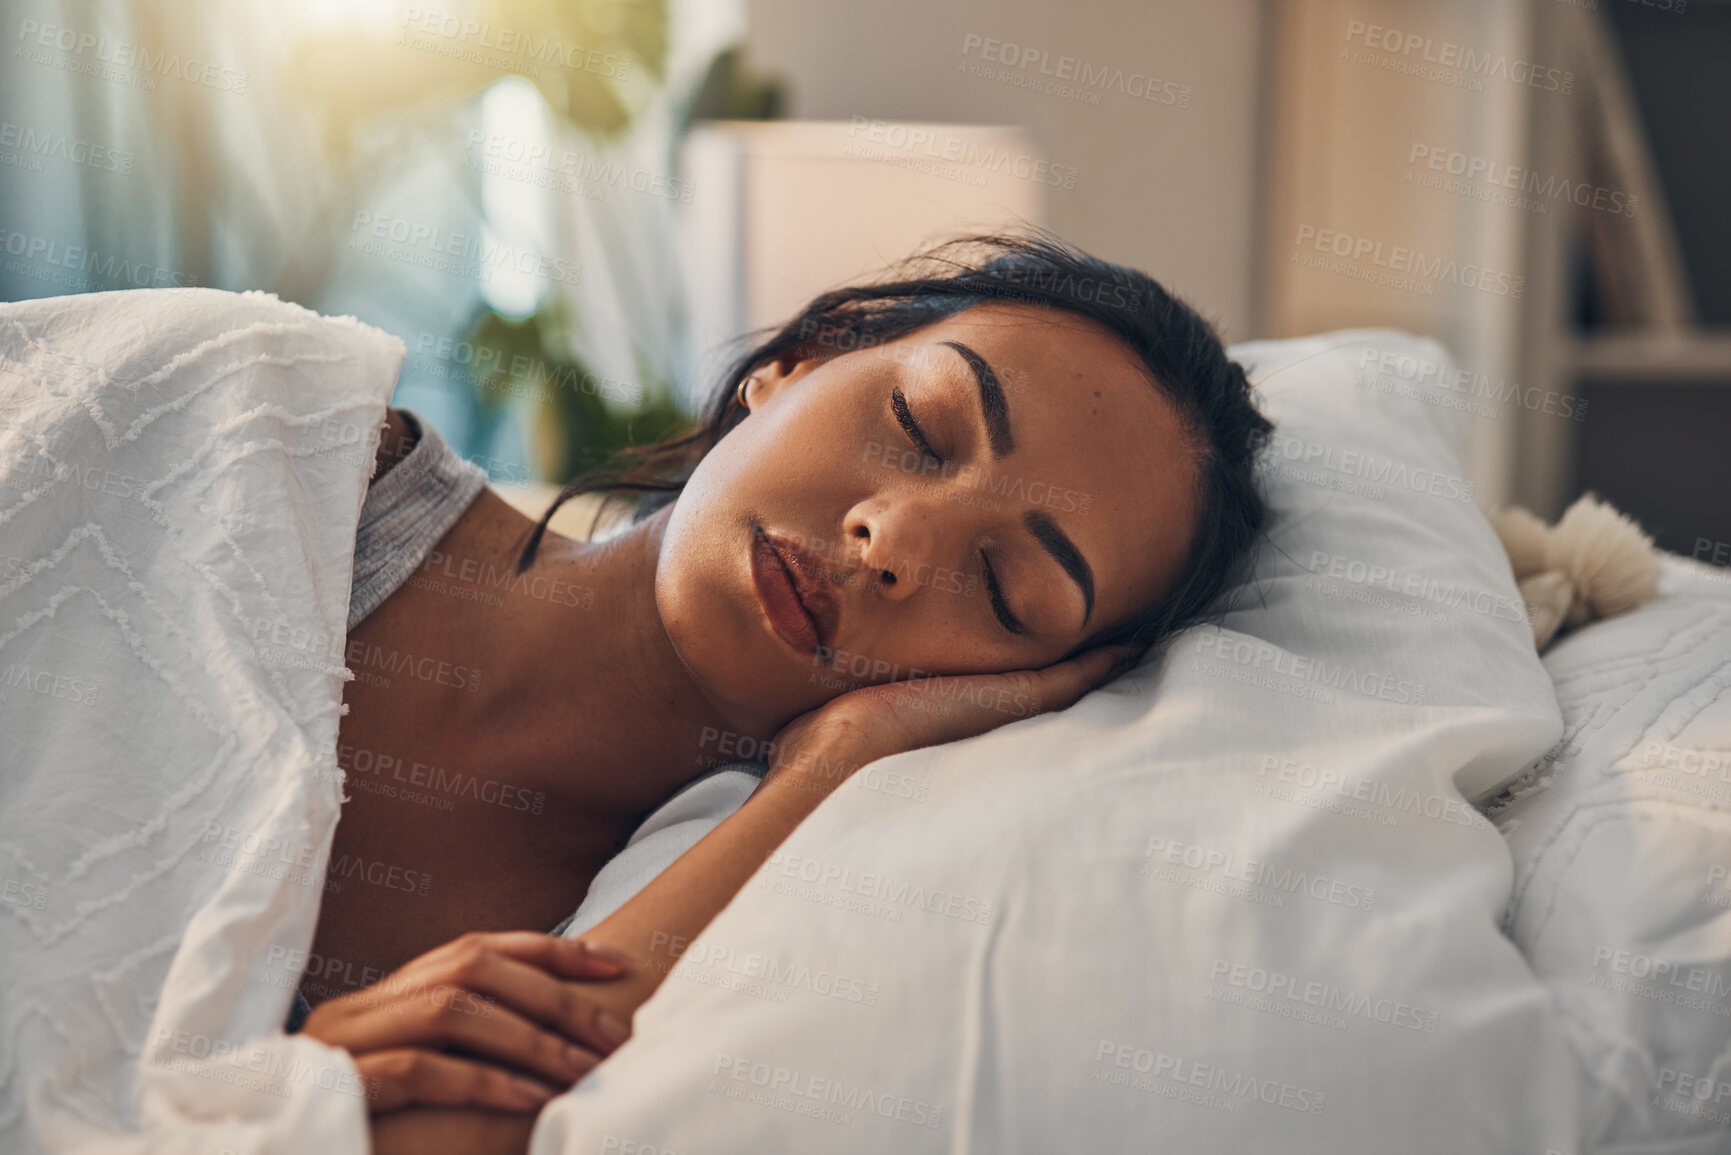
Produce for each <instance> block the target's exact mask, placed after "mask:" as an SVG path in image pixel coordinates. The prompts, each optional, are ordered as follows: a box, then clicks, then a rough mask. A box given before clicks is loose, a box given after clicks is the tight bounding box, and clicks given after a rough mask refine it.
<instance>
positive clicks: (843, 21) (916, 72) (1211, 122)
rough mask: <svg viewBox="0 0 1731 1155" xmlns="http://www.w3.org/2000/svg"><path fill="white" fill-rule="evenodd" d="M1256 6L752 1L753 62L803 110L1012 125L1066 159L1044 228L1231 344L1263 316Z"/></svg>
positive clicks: (1187, 1)
mask: <svg viewBox="0 0 1731 1155" xmlns="http://www.w3.org/2000/svg"><path fill="white" fill-rule="evenodd" d="M1263 8H1264V5H1263V3H1262V0H1209V2H1206V3H1199V2H1196V0H1077V2H1065V3H1036V2H1031V0H1011V2H1008V3H1006V2H1003V0H951V2H949V3H944V4H934V3H931V2H930V0H878V2H875V3H870V4H861V3H858V2H857V0H748V10H749V16H750V32H749V34H748V44H749V60H750V63H751V64H752V66H753V67H755V68H757V69H760V70H763V71H766V72H770V73H774V74H779V75H780V76H781V77H782V78H783V79H784V80H785V81H786V82H787V87H788V90H789V95H790V98H791V106H790V107H789V108H788V110H787V112H788V114H789V115H790V116H794V117H798V118H802V119H821V120H832V119H833V120H848V119H849V118H851V117H855V116H862V117H873V118H882V119H885V120H901V121H913V120H921V121H942V122H949V123H971V124H1010V125H1022V126H1025V127H1026V128H1027V129H1028V130H1029V131H1030V133H1031V134H1032V136H1033V138H1034V140H1035V142H1036V144H1037V145H1038V146H1039V147H1040V148H1041V149H1042V151H1043V152H1044V154H1045V156H1046V157H1047V158H1048V159H1050V160H1051V161H1053V162H1055V163H1058V164H1063V165H1070V166H1074V167H1075V169H1076V170H1077V171H1076V179H1075V186H1074V187H1073V188H1063V187H1045V188H1044V192H1045V195H1046V197H1047V201H1046V217H1047V220H1048V221H1049V222H1050V224H1051V226H1052V227H1053V228H1054V229H1055V230H1056V231H1057V232H1058V233H1059V234H1060V235H1061V236H1063V237H1064V238H1065V239H1066V240H1069V241H1070V242H1072V243H1074V244H1076V245H1078V246H1080V247H1081V248H1083V249H1086V250H1089V251H1090V252H1093V253H1095V254H1097V255H1099V256H1101V257H1104V258H1107V259H1109V260H1116V261H1120V262H1123V263H1126V264H1130V265H1133V266H1136V267H1138V268H1141V269H1144V270H1145V271H1147V272H1148V273H1150V274H1152V275H1153V276H1154V277H1156V278H1157V279H1159V280H1160V281H1161V282H1162V283H1163V284H1165V285H1166V286H1167V287H1168V288H1170V289H1172V290H1174V291H1175V292H1177V293H1179V294H1180V295H1182V296H1184V297H1185V298H1186V299H1187V300H1189V301H1190V302H1191V303H1192V304H1193V305H1195V306H1196V307H1197V308H1198V309H1200V310H1201V311H1202V312H1203V313H1204V314H1205V315H1207V316H1209V317H1210V318H1212V319H1214V320H1215V321H1216V322H1218V323H1219V324H1221V325H1222V326H1223V329H1224V335H1225V337H1226V338H1227V340H1229V341H1232V340H1240V339H1243V338H1246V337H1250V336H1252V335H1255V334H1256V332H1257V330H1258V328H1259V324H1260V322H1259V318H1258V309H1259V297H1258V292H1257V287H1256V278H1257V276H1258V274H1259V272H1260V269H1259V266H1258V263H1257V261H1256V258H1255V246H1256V244H1257V241H1258V237H1259V229H1258V226H1259V221H1260V206H1259V199H1258V188H1259V187H1260V184H1261V182H1260V180H1259V177H1258V155H1259V134H1260V125H1259V119H1260V116H1259V114H1260V94H1261V92H1262V77H1263V68H1262V65H1261V61H1262V59H1263V55H1264V53H1263V47H1262V29H1263V25H1264V21H1263V17H1262V12H1263ZM1006 44H1013V45H1015V49H1014V52H1013V54H1011V53H1007V52H1006V49H1005V47H1004V46H1005V45H1006ZM1006 55H1009V57H1010V58H1011V59H1013V60H1014V61H1015V62H1016V63H1015V64H1014V65H1008V64H1006V63H1004V59H1005V57H1006ZM989 57H990V58H989ZM1064 58H1069V60H1070V63H1064V62H1063V60H1064ZM1024 60H1026V63H1025V64H1023V63H1022V61H1024ZM1042 67H1043V68H1044V69H1045V71H1046V74H1045V75H1042V71H1041V69H1042ZM1084 68H1086V75H1084V72H1083V70H1084ZM1138 78H1140V80H1139V79H1138ZM1084 79H1086V80H1088V81H1089V82H1088V83H1082V81H1083V80H1084ZM1150 81H1152V83H1150ZM1042 84H1051V85H1055V86H1059V88H1060V90H1059V91H1043V90H1040V89H1039V88H1037V87H1035V85H1042ZM1132 92H1136V93H1140V95H1132ZM1150 95H1151V96H1152V98H1150ZM889 255H891V256H895V255H900V254H889Z"/></svg>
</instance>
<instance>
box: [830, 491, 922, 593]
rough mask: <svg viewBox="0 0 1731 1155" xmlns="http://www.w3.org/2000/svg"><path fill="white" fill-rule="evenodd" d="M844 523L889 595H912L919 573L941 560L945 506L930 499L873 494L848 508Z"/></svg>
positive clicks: (873, 579)
mask: <svg viewBox="0 0 1731 1155" xmlns="http://www.w3.org/2000/svg"><path fill="white" fill-rule="evenodd" d="M842 529H843V531H844V532H845V533H846V534H847V536H848V538H849V540H850V541H858V542H859V543H860V544H859V545H858V547H857V548H858V549H859V554H858V556H859V559H860V562H859V564H860V566H861V567H862V568H864V569H865V570H866V571H867V574H868V576H869V578H870V579H871V582H872V584H874V585H875V586H876V587H877V591H878V593H879V594H881V595H882V596H883V597H885V598H887V599H888V600H890V601H903V600H905V599H907V598H910V597H912V596H913V594H914V591H915V590H916V589H918V588H919V584H920V583H919V581H918V580H917V579H918V577H919V575H920V574H924V573H930V572H932V570H933V569H934V568H937V567H939V566H941V565H942V564H943V561H942V559H941V558H940V557H939V556H938V555H939V553H940V552H941V551H942V549H943V542H944V541H945V540H947V537H946V535H947V534H948V530H947V528H946V526H945V525H944V523H943V517H942V513H941V511H939V510H936V509H933V508H932V507H931V504H930V503H928V502H925V501H921V500H918V499H907V498H896V499H894V500H888V499H885V498H883V497H882V496H879V497H875V498H873V499H872V500H870V501H864V502H861V503H860V504H858V505H856V506H854V507H853V508H852V509H851V510H849V511H848V514H847V516H846V517H845V518H844V519H843V521H842Z"/></svg>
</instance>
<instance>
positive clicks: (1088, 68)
mask: <svg viewBox="0 0 1731 1155" xmlns="http://www.w3.org/2000/svg"><path fill="white" fill-rule="evenodd" d="M976 51H977V52H978V53H979V59H981V60H986V61H990V62H992V63H994V64H1001V65H1004V66H1005V67H1007V68H1014V69H1016V70H1018V71H1020V72H1024V73H1026V72H1033V73H1037V74H1038V75H1040V76H1043V77H1051V78H1052V79H1053V80H1054V81H1062V82H1074V83H1076V84H1078V85H1081V86H1083V87H1084V88H1093V89H1099V90H1102V91H1106V92H1118V93H1122V94H1123V95H1125V96H1129V97H1134V98H1135V99H1137V100H1147V101H1151V102H1153V103H1155V104H1169V105H1173V106H1174V107H1177V108H1189V107H1190V86H1189V85H1188V84H1178V83H1176V82H1174V81H1170V80H1161V79H1160V78H1159V77H1157V76H1154V75H1153V74H1151V73H1147V72H1141V71H1136V70H1130V71H1126V70H1125V69H1122V68H1118V67H1115V66H1113V65H1110V64H1094V63H1092V62H1091V61H1087V60H1082V59H1080V58H1078V57H1075V56H1059V57H1057V58H1056V59H1054V58H1053V56H1052V54H1051V53H1050V52H1047V51H1046V50H1044V49H1041V48H1034V47H1032V46H1030V45H1026V44H1014V43H1011V42H1010V41H1007V40H998V39H995V38H993V37H990V36H981V35H979V34H978V33H974V32H970V33H968V34H967V35H966V36H964V37H962V55H963V56H964V57H965V56H971V55H973V54H974V53H975V52H976ZM1095 102H1096V103H1097V102H1098V98H1097V97H1096V98H1095Z"/></svg>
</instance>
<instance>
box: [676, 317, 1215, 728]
mask: <svg viewBox="0 0 1731 1155" xmlns="http://www.w3.org/2000/svg"><path fill="white" fill-rule="evenodd" d="M745 398H746V404H747V406H748V407H749V408H750V410H751V413H750V415H749V416H748V417H746V418H745V420H744V421H743V422H742V423H741V424H740V425H738V426H737V427H736V428H735V429H734V430H733V431H732V432H730V433H728V434H727V436H726V437H724V438H723V439H722V440H721V442H720V443H719V444H718V445H716V447H715V448H714V449H712V450H711V451H710V452H709V454H708V455H707V456H706V457H705V458H704V459H703V461H702V462H701V463H700V464H699V465H698V467H697V469H696V470H695V472H694V473H693V474H692V476H691V479H690V480H689V482H688V483H687V484H686V486H685V489H684V492H683V493H682V494H681V495H680V497H679V499H678V501H677V502H676V503H675V504H674V506H673V508H672V510H671V512H670V514H669V515H668V521H667V524H666V528H665V532H664V535H663V539H662V547H661V553H660V558H659V562H658V565H657V570H656V579H655V594H656V601H657V604H658V606H659V609H660V613H661V618H662V622H663V624H664V626H665V627H666V629H667V632H668V636H669V638H670V639H671V640H672V642H673V644H674V646H675V648H676V649H677V650H678V652H679V654H680V657H681V659H682V660H683V661H684V662H685V664H686V665H687V666H688V667H689V668H690V670H691V671H692V673H693V674H694V675H695V676H696V677H697V679H698V680H699V681H700V682H701V683H703V684H704V686H705V689H706V692H708V693H709V694H710V695H711V697H712V699H713V700H715V701H717V702H724V703H731V704H734V705H739V706H744V705H746V703H747V702H749V703H751V704H753V705H755V706H759V707H761V706H764V705H768V704H773V705H774V707H775V710H774V711H773V712H774V713H776V714H777V715H778V716H781V717H785V718H791V717H793V716H794V715H796V714H798V713H803V712H804V711H806V710H809V709H813V708H815V707H816V706H818V705H821V704H822V703H823V702H826V701H828V700H829V699H831V698H833V697H835V696H836V695H837V694H838V693H841V692H844V691H846V690H848V689H851V688H854V687H856V686H860V685H866V684H871V683H876V682H887V681H897V680H901V679H904V678H908V677H917V676H920V675H923V674H966V673H984V672H996V671H1004V670H1015V669H1029V668H1037V667H1040V666H1045V665H1049V664H1050V663H1052V662H1054V661H1057V660H1058V659H1060V658H1062V657H1064V656H1065V655H1066V654H1068V653H1069V652H1070V651H1072V650H1074V649H1075V648H1076V647H1077V646H1078V645H1080V644H1081V643H1083V642H1084V641H1086V640H1087V639H1089V638H1091V637H1094V636H1096V635H1099V634H1101V633H1102V632H1104V631H1105V630H1106V629H1108V628H1110V627H1113V626H1116V625H1118V624H1121V623H1122V622H1124V621H1127V620H1128V619H1130V618H1131V617H1133V616H1134V615H1135V614H1136V613H1138V612H1140V611H1141V610H1143V609H1145V608H1146V607H1147V606H1148V605H1149V604H1151V603H1152V602H1153V601H1154V600H1156V599H1157V598H1158V597H1159V596H1161V595H1162V594H1163V593H1164V592H1165V591H1166V590H1168V589H1169V588H1170V587H1171V586H1172V584H1173V583H1174V582H1175V581H1176V579H1177V578H1178V576H1179V571H1180V569H1181V567H1182V564H1183V560H1184V557H1185V555H1186V552H1187V550H1188V548H1189V543H1190V540H1191V537H1192V535H1193V533H1194V531H1195V519H1196V502H1195V497H1194V493H1193V489H1194V484H1195V480H1196V468H1197V467H1196V464H1195V462H1194V460H1193V455H1192V453H1191V452H1190V450H1189V449H1188V448H1187V446H1186V442H1185V438H1184V435H1183V432H1182V429H1181V426H1180V423H1179V420H1178V416H1177V412H1176V410H1175V409H1174V408H1173V406H1172V405H1171V403H1170V402H1169V401H1167V400H1166V398H1165V397H1164V396H1163V395H1162V394H1161V393H1160V391H1159V390H1157V389H1156V388H1155V387H1154V386H1153V385H1152V383H1151V382H1150V380H1149V377H1148V374H1147V371H1146V369H1144V368H1142V367H1141V366H1140V365H1139V363H1138V361H1137V359H1136V357H1135V355H1134V354H1133V353H1132V352H1131V351H1130V350H1129V349H1128V348H1127V347H1126V346H1124V345H1123V344H1122V343H1121V342H1120V341H1119V339H1118V338H1117V337H1115V336H1113V335H1112V334H1111V333H1110V332H1109V331H1108V330H1106V329H1105V328H1103V327H1100V326H1098V325H1096V324H1095V323H1093V322H1090V321H1087V320H1085V319H1083V318H1079V317H1075V316H1073V315H1071V314H1067V313H1063V312H1059V311H1052V310H1044V309H1038V308H1035V307H1032V306H1026V305H1018V304H990V305H980V306H976V307H974V308H971V309H968V310H966V311H965V312H962V313H959V314H957V315H956V316H955V317H952V318H950V319H949V320H946V321H942V322H939V323H936V324H933V325H931V326H928V327H927V328H924V329H921V330H919V331H917V332H915V333H912V334H910V335H908V336H905V337H902V338H900V339H898V340H896V341H894V342H890V343H887V344H884V345H880V346H877V347H876V348H870V349H863V350H857V351H854V352H850V353H845V354H841V355H835V356H831V357H830V358H829V359H827V360H822V361H819V360H806V361H800V362H798V363H796V364H782V365H771V366H769V367H767V368H765V369H762V370H759V371H758V373H757V375H756V379H755V380H754V381H752V382H751V383H749V384H748V385H747V387H746V393H745Z"/></svg>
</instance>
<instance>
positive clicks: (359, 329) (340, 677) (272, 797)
mask: <svg viewBox="0 0 1731 1155" xmlns="http://www.w3.org/2000/svg"><path fill="white" fill-rule="evenodd" d="M403 357H404V348H403V345H402V343H401V342H400V341H398V340H397V339H396V338H394V337H390V336H387V335H386V334H384V333H381V332H379V331H377V330H375V329H371V328H368V327H366V326H363V325H360V324H358V323H356V322H354V321H352V320H349V319H335V320H333V319H327V318H321V317H319V316H317V315H315V314H313V313H310V312H307V311H306V310H304V309H300V308H298V307H296V306H293V305H288V304H284V303H282V302H279V301H277V300H276V299H275V298H273V297H268V296H264V295H261V294H257V293H249V294H246V295H244V296H238V295H235V294H230V293H221V292H216V291H213V290H204V289H198V290H186V291H181V290H164V291H137V292H119V293H100V294H93V295H86V296H78V297H62V298H53V299H48V300H40V301H28V302H23V303H19V304H8V305H3V306H0V413H3V414H4V415H5V424H4V427H3V428H0V683H3V684H0V734H3V735H4V754H3V757H4V762H5V765H4V771H3V772H0V891H3V895H4V898H5V901H3V902H0V958H3V959H4V960H5V962H4V971H5V981H4V982H3V983H0V1150H4V1151H5V1152H7V1153H8V1155H26V1153H28V1152H34V1151H39V1150H53V1151H68V1150H102V1151H110V1150H113V1151H119V1150H140V1151H142V1150H148V1151H151V1152H180V1151H184V1152H188V1153H192V1152H196V1153H198V1155H215V1153H217V1152H221V1151H224V1150H232V1151H237V1152H240V1151H244V1152H248V1153H261V1155H262V1153H266V1152H272V1153H274V1152H282V1153H284V1155H289V1153H301V1152H306V1151H318V1152H320V1153H321V1155H361V1153H362V1152H364V1151H365V1150H366V1147H367V1138H366V1131H365V1119H366V1113H365V1108H364V1103H363V1100H362V1099H361V1098H360V1097H359V1091H360V1086H359V1083H358V1081H357V1078H356V1074H355V1069H354V1064H353V1063H352V1062H351V1061H350V1059H349V1056H348V1054H347V1052H345V1051H341V1050H335V1049H332V1048H330V1047H326V1046H324V1045H323V1044H321V1043H319V1042H317V1041H315V1040H313V1039H311V1038H307V1037H303V1036H294V1037H290V1036H286V1035H283V1034H282V1033H281V1031H280V1029H279V1026H280V1024H281V1023H282V1020H283V1016H284V1013H285V1011H286V1010H287V1007H288V1003H289V998H290V994H291V992H290V990H289V988H288V987H287V986H285V985H282V984H280V983H271V982H268V981H264V980H265V978H266V974H265V969H264V966H263V964H264V961H265V958H266V956H267V954H268V953H269V952H270V951H271V949H272V948H273V947H274V948H277V949H279V950H296V951H305V949H306V948H307V947H308V945H309V944H310V942H311V938H312V931H313V926H314V919H315V916H316V913H317V898H318V893H319V892H318V889H317V887H318V880H319V878H320V877H321V875H320V873H319V870H320V865H321V863H322V861H323V859H324V856H325V854H326V852H327V849H328V847H329V844H330V836H331V832H332V830H333V829H334V825H335V821H336V818H337V811H338V805H339V802H338V798H339V795H338V780H337V777H336V775H335V774H333V773H332V770H333V769H334V765H335V763H334V757H333V756H334V753H335V746H336V735H337V723H338V716H339V709H340V704H341V692H342V685H343V681H344V679H345V677H346V676H347V675H346V672H345V671H344V670H343V669H342V661H341V658H342V639H343V636H344V623H345V619H346V611H347V607H348V596H349V578H350V573H351V565H352V561H353V556H352V555H353V550H354V534H355V525H356V522H357V520H358V517H359V513H360V506H361V500H362V498H363V496H364V494H365V490H366V483H367V477H368V475H369V474H370V472H371V466H372V458H373V450H372V447H371V445H370V444H369V441H370V439H371V438H372V437H373V436H374V434H373V430H374V428H375V427H376V426H377V425H378V424H379V422H380V420H381V419H382V417H383V414H384V404H385V401H386V399H387V398H388V397H389V396H390V393H391V390H392V388H393V387H394V385H395V382H396V376H397V371H398V368H399V367H400V365H401V363H402V360H403ZM321 768H322V770H321Z"/></svg>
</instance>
